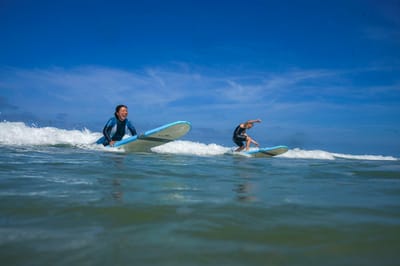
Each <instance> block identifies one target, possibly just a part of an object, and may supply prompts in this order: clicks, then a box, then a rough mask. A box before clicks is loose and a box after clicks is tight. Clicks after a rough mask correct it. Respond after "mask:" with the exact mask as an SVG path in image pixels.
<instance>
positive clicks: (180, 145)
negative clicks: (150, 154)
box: [152, 140, 231, 156]
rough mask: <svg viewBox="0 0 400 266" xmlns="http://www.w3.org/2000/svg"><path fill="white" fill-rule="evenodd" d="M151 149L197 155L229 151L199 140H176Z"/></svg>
mask: <svg viewBox="0 0 400 266" xmlns="http://www.w3.org/2000/svg"><path fill="white" fill-rule="evenodd" d="M152 151H154V152H157V153H169V154H186V155H198V156H213V155H222V154H225V153H228V152H230V151H231V148H227V147H223V146H220V145H218V144H214V143H213V144H204V143H200V142H192V141H184V140H176V141H173V142H170V143H166V144H164V145H162V146H158V147H154V148H153V149H152Z"/></svg>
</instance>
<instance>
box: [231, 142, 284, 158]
mask: <svg viewBox="0 0 400 266" xmlns="http://www.w3.org/2000/svg"><path fill="white" fill-rule="evenodd" d="M288 150H289V148H288V147H287V146H284V145H280V146H274V147H267V148H255V149H250V150H248V151H241V152H235V153H237V154H242V155H246V156H250V157H257V158H262V157H264V158H268V157H273V156H276V155H279V154H282V153H285V152H287V151H288Z"/></svg>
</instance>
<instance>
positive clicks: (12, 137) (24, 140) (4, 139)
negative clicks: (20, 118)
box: [0, 122, 101, 146]
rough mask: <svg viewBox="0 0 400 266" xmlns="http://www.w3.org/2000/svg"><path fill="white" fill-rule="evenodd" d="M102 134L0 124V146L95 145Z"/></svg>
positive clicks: (16, 123)
mask: <svg viewBox="0 0 400 266" xmlns="http://www.w3.org/2000/svg"><path fill="white" fill-rule="evenodd" d="M100 136H101V133H93V132H90V130H87V129H84V130H65V129H59V128H55V127H42V128H39V127H36V126H31V127H29V126H27V125H25V124H24V123H21V122H1V123H0V144H5V145H18V146H21V145H73V146H78V145H85V144H92V143H94V142H95V141H96V140H97V139H98V138H99V137H100Z"/></svg>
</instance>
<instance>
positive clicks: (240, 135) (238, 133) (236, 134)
mask: <svg viewBox="0 0 400 266" xmlns="http://www.w3.org/2000/svg"><path fill="white" fill-rule="evenodd" d="M244 133H246V128H242V127H240V125H238V126H237V127H236V128H235V131H233V137H232V140H233V142H235V144H236V145H238V146H239V147H242V146H244V144H243V141H246V139H247V136H245V135H244Z"/></svg>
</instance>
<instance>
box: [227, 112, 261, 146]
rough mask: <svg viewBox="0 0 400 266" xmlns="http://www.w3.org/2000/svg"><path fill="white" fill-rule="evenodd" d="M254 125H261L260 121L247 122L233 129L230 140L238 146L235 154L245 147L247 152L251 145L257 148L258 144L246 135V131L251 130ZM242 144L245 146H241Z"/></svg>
mask: <svg viewBox="0 0 400 266" xmlns="http://www.w3.org/2000/svg"><path fill="white" fill-rule="evenodd" d="M254 123H261V120H260V119H255V120H248V121H246V122H244V123H241V124H240V125H238V126H237V127H236V128H235V131H233V138H232V139H233V142H235V144H236V145H238V146H239V147H238V148H237V149H236V150H235V151H237V152H239V151H242V150H243V149H244V148H245V147H246V150H248V149H249V147H250V144H251V143H253V144H254V145H256V146H257V147H258V143H257V142H256V141H255V140H254V139H252V138H251V137H250V136H249V135H247V134H246V130H247V129H250V128H252V127H253V124H254ZM243 142H246V146H245V145H244V144H243Z"/></svg>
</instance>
